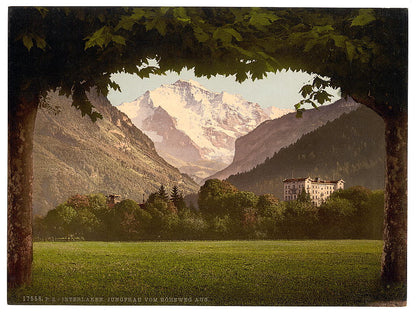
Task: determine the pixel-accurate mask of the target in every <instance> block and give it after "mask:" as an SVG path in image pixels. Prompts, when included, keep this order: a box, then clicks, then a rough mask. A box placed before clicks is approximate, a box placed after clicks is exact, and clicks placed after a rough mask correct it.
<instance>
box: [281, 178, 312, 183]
mask: <svg viewBox="0 0 416 315" xmlns="http://www.w3.org/2000/svg"><path fill="white" fill-rule="evenodd" d="M308 178H309V179H311V178H310V177H302V178H286V179H284V180H283V182H284V183H286V182H304V181H305V180H307V179H308Z"/></svg>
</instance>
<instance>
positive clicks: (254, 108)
mask: <svg viewBox="0 0 416 315" xmlns="http://www.w3.org/2000/svg"><path fill="white" fill-rule="evenodd" d="M118 108H119V109H120V110H121V111H123V112H125V113H126V114H127V115H128V116H129V118H130V119H131V120H132V122H133V123H134V124H135V125H136V126H137V127H138V128H140V129H141V130H142V131H143V132H144V133H146V134H147V135H148V136H149V137H150V138H151V139H152V140H153V141H154V142H155V146H156V150H157V151H158V153H159V154H160V155H161V156H162V157H164V158H165V159H166V160H167V161H168V162H170V163H171V164H173V165H174V166H176V167H178V168H179V169H180V170H181V171H183V172H187V173H188V174H190V175H191V176H194V178H195V177H199V178H205V177H208V176H209V175H210V174H213V173H215V172H216V171H217V170H218V169H219V168H223V167H224V166H226V165H228V164H229V163H231V161H232V159H233V156H234V144H235V140H236V139H237V138H238V137H241V136H243V135H245V134H247V133H248V132H250V131H251V130H253V129H254V128H255V127H257V126H258V125H259V124H260V123H262V122H263V121H265V120H267V119H271V118H272V117H273V118H275V116H276V115H277V111H275V112H273V115H271V113H272V110H267V111H266V110H263V109H262V108H261V107H260V106H259V105H258V104H257V103H252V102H248V101H246V100H245V99H243V98H242V97H241V96H239V95H234V94H230V93H228V92H224V91H223V92H221V93H217V92H212V91H209V90H208V89H206V88H205V87H204V86H202V85H201V84H200V83H198V82H196V81H193V80H189V81H185V80H178V81H176V82H175V83H173V84H171V85H162V86H160V87H159V88H157V89H155V90H152V91H148V92H146V93H145V94H143V95H142V96H141V97H139V98H138V99H136V100H134V101H133V102H129V103H123V104H122V105H120V106H119V107H118ZM159 108H160V109H163V115H162V114H161V112H160V110H157V109H159ZM190 163H191V164H192V167H190ZM209 165H210V166H209ZM213 165H215V166H213Z"/></svg>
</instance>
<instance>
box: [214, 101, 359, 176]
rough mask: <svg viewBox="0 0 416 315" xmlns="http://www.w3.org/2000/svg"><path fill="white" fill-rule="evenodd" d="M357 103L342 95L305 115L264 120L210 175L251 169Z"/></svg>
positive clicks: (306, 112)
mask: <svg viewBox="0 0 416 315" xmlns="http://www.w3.org/2000/svg"><path fill="white" fill-rule="evenodd" d="M358 107H359V104H357V103H356V102H354V101H353V100H351V99H348V100H345V99H341V100H339V101H336V102H335V103H333V104H331V105H327V106H322V107H319V109H318V110H316V109H309V110H306V111H305V112H304V113H303V117H302V118H296V114H295V113H289V114H287V115H284V116H282V117H280V118H278V119H274V120H268V121H265V122H263V123H262V124H260V125H259V126H258V127H257V128H255V129H254V130H253V131H251V132H249V133H248V134H247V135H244V136H242V137H240V138H238V139H237V140H236V142H235V155H234V159H233V162H232V163H231V164H230V165H229V166H228V167H226V168H225V169H223V170H222V171H219V172H218V173H216V174H214V175H212V176H211V177H210V178H219V179H226V178H227V177H229V176H230V175H233V174H237V173H241V172H245V171H249V170H250V169H252V168H253V167H255V166H256V165H258V164H260V163H263V162H264V161H265V160H266V159H267V158H270V157H272V156H273V154H274V153H275V152H278V151H279V150H280V149H282V148H284V147H286V146H288V145H290V144H292V143H295V142H296V141H297V140H298V139H299V138H300V137H302V135H304V134H306V133H308V132H311V131H313V130H315V129H317V128H318V127H320V126H323V125H324V124H326V123H327V122H328V121H332V120H334V119H336V118H338V117H339V116H341V115H342V114H343V113H348V112H351V111H352V110H355V109H357V108H358Z"/></svg>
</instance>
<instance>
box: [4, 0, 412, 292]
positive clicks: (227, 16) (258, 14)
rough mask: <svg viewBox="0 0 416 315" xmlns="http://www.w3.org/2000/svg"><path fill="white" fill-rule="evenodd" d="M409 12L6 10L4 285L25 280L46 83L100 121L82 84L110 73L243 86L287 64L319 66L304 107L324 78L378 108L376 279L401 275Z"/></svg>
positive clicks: (103, 85) (94, 83) (315, 98)
mask: <svg viewBox="0 0 416 315" xmlns="http://www.w3.org/2000/svg"><path fill="white" fill-rule="evenodd" d="M407 20H408V18H407V10H404V9H290V8H284V9H278V8H267V9H266V8H30V7H29V8H16V7H14V8H10V9H9V46H8V47H9V54H8V55H9V98H8V99H9V101H8V102H9V110H8V122H9V124H8V132H9V144H8V154H9V155H8V285H9V286H11V287H13V286H20V285H22V284H25V283H30V280H31V264H32V262H31V259H32V258H31V257H32V227H31V226H32V200H31V199H32V198H31V196H32V176H33V162H32V150H33V128H34V123H35V119H36V113H37V109H38V107H39V106H42V104H43V105H45V104H44V102H43V101H42V100H44V97H45V96H46V95H47V93H48V91H50V90H58V89H59V91H60V93H61V94H65V95H67V96H69V95H72V98H73V105H74V106H75V107H76V108H78V109H79V110H80V111H81V114H82V115H88V116H90V117H91V119H92V120H96V119H98V118H100V114H99V113H97V112H96V111H95V110H94V108H93V107H92V105H91V103H90V102H89V101H88V98H87V96H86V92H87V91H88V90H89V89H91V88H93V87H94V88H96V89H97V91H98V92H99V93H102V94H104V95H106V94H107V92H108V88H109V87H112V88H115V89H117V88H119V87H118V86H117V84H115V83H114V82H112V81H111V79H110V76H111V74H112V73H115V72H118V71H125V72H128V73H137V74H138V75H140V76H142V77H144V76H148V75H149V74H163V73H164V72H166V71H167V70H173V71H177V72H179V71H180V70H181V69H182V68H184V67H187V68H189V69H194V72H195V74H196V75H197V76H203V75H204V76H207V77H210V76H212V75H215V74H223V75H235V76H236V79H237V80H238V81H240V82H241V81H243V80H245V79H247V78H249V77H250V78H251V79H259V78H262V77H263V76H264V75H265V74H266V73H267V72H274V71H276V70H282V69H289V68H290V69H292V70H302V71H306V72H309V73H316V74H318V75H319V76H317V77H316V79H315V80H314V81H313V82H312V84H308V85H305V86H304V87H303V89H302V91H301V93H302V95H303V96H304V97H305V99H304V101H302V102H301V103H300V104H297V105H296V108H297V110H298V112H299V114H300V113H301V112H302V105H303V104H306V103H310V104H312V105H314V106H317V104H316V103H320V104H322V103H323V102H324V101H325V100H327V99H328V98H329V95H328V94H327V93H326V92H325V90H324V88H325V87H327V86H332V87H340V88H341V91H342V93H343V95H350V96H352V97H353V98H354V99H355V100H356V101H358V102H360V103H362V104H364V105H366V106H368V107H370V108H371V109H373V110H374V111H376V112H377V113H378V114H379V115H380V116H381V117H382V118H383V119H384V121H385V125H386V147H387V165H386V169H387V173H386V200H385V213H386V216H385V217H386V220H385V232H384V244H385V246H384V254H383V264H382V265H383V268H382V270H383V271H382V278H383V279H384V280H386V281H387V282H404V281H406V267H407V266H406V250H407V249H406V248H407V193H406V191H407V180H406V178H407V177H406V176H407V160H406V150H407V62H408V52H407V37H408V32H407ZM152 58H154V59H156V60H157V61H158V66H155V67H154V66H149V64H148V60H149V59H152ZM325 78H329V79H325Z"/></svg>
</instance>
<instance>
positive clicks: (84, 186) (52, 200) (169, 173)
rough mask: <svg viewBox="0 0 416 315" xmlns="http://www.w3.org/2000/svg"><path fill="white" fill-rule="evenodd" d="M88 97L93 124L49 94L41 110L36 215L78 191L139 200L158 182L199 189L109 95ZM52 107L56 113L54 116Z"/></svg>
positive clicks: (36, 142)
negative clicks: (98, 115)
mask: <svg viewBox="0 0 416 315" xmlns="http://www.w3.org/2000/svg"><path fill="white" fill-rule="evenodd" d="M89 98H90V100H91V102H92V103H93V105H94V106H95V107H96V109H97V111H99V112H100V113H101V114H102V115H103V119H99V120H98V121H97V122H95V123H92V122H91V120H90V119H89V118H88V117H82V116H81V114H80V112H79V111H78V110H76V109H75V108H73V107H71V106H70V104H71V101H70V100H69V99H68V98H65V97H62V96H58V94H57V93H51V94H50V95H49V96H48V99H47V104H48V108H49V109H47V108H43V109H40V110H39V113H38V117H37V120H36V127H35V138H34V157H33V158H34V184H33V185H34V194H33V202H34V213H35V214H36V213H44V212H46V211H48V210H50V209H52V208H53V207H55V206H56V205H57V204H59V203H61V202H64V201H65V200H66V199H67V198H68V197H70V196H72V195H74V194H77V193H81V194H85V193H93V192H101V193H104V194H109V193H116V194H121V195H122V197H123V198H131V199H134V200H136V201H138V202H141V201H142V199H143V197H145V198H146V197H147V196H148V195H149V194H150V193H152V192H154V191H156V190H157V189H158V188H159V186H160V185H161V184H164V185H165V186H166V187H168V188H171V187H173V185H178V186H179V188H180V190H181V191H182V192H184V193H191V192H195V191H197V190H198V186H197V185H196V183H195V182H193V181H192V179H191V178H190V177H188V176H186V175H184V174H181V173H180V172H179V170H178V169H176V168H175V167H173V166H171V165H170V164H168V163H167V162H166V161H165V160H164V159H163V158H161V157H160V156H159V155H158V153H157V152H156V149H155V147H154V144H153V142H152V140H151V139H150V138H149V137H147V136H146V135H145V134H144V133H143V132H141V131H140V130H139V129H138V128H137V127H136V126H134V125H133V123H132V122H131V120H130V119H129V118H128V117H127V116H126V115H125V114H124V113H122V112H120V111H119V110H118V109H117V108H115V107H114V106H112V105H111V104H110V102H109V101H108V100H107V98H105V97H103V96H100V95H97V94H96V93H94V92H92V93H91V94H90V95H89ZM51 108H58V111H60V112H59V113H58V114H55V113H54V112H53V111H51V110H50V109H51Z"/></svg>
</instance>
